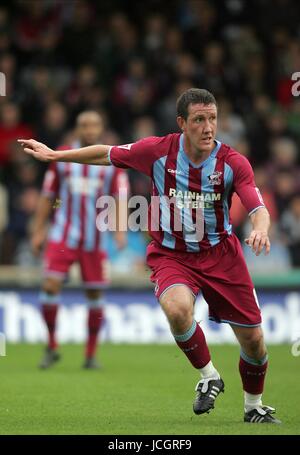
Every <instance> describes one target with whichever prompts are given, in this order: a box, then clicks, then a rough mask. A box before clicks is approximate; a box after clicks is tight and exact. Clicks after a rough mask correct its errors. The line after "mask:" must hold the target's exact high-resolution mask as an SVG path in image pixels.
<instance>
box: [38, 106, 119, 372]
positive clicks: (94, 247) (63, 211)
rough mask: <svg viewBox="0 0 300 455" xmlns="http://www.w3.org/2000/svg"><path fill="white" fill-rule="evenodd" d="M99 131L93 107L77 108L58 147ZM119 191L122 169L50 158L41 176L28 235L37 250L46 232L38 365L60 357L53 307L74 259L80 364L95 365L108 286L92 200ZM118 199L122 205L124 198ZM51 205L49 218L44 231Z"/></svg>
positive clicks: (94, 138) (82, 142)
mask: <svg viewBox="0 0 300 455" xmlns="http://www.w3.org/2000/svg"><path fill="white" fill-rule="evenodd" d="M102 132H103V120H102V117H101V116H100V115H99V114H98V113H97V112H95V111H85V112H82V113H81V114H79V115H78V117H77V122H76V134H77V138H78V141H77V142H76V143H74V144H72V145H71V147H70V146H69V147H61V149H62V150H63V149H68V148H77V147H80V146H89V145H92V144H96V143H97V142H99V140H101V134H102ZM123 190H124V191H125V192H126V191H127V190H128V179H127V174H126V172H125V171H123V170H122V169H117V168H112V167H111V168H109V167H107V166H100V167H99V166H89V165H87V164H76V163H67V164H65V163H56V162H53V163H51V164H50V166H49V169H48V170H47V172H46V174H45V178H44V183H43V188H42V193H41V196H40V200H39V204H38V208H37V211H36V215H35V219H34V222H33V229H32V237H31V245H32V249H33V251H34V253H35V254H38V253H39V252H40V250H41V248H42V246H43V245H44V243H45V239H46V237H47V236H48V239H47V244H46V248H45V252H44V281H43V284H42V289H41V293H40V296H39V300H40V304H41V310H42V315H43V318H44V320H45V323H46V326H47V329H48V345H47V348H46V350H45V354H44V357H43V359H42V361H41V363H40V367H41V368H48V367H50V366H51V365H52V364H53V363H55V362H56V361H57V360H59V358H60V354H59V352H58V351H57V340H56V330H55V329H56V319H57V311H58V305H59V302H60V291H61V288H62V285H63V282H64V280H65V278H66V276H67V274H68V271H69V269H70V266H71V265H72V264H73V263H74V262H78V263H79V265H80V269H81V275H82V280H83V283H84V287H85V294H86V299H87V304H88V321H87V325H88V327H87V328H88V337H87V343H86V349H85V361H84V365H83V366H84V367H85V368H90V369H93V368H98V367H99V364H98V362H97V360H96V356H95V354H96V348H97V338H98V334H99V331H100V328H101V325H102V322H103V317H104V297H103V292H102V288H103V287H104V286H106V285H107V284H108V278H107V276H106V275H107V273H106V271H105V269H106V266H107V259H106V255H105V252H104V251H101V238H100V232H99V230H98V229H97V227H96V217H97V211H96V201H97V199H98V198H99V197H100V196H101V195H103V194H104V195H108V194H110V195H113V196H114V197H115V198H116V200H117V201H118V195H119V191H123ZM123 194H125V193H123ZM119 203H126V204H127V202H126V198H124V201H123V202H121V201H120V202H119ZM53 207H54V216H53V218H52V220H51V228H50V231H49V234H47V225H48V220H49V218H50V215H51V214H52V212H53ZM121 213H123V212H122V211H121ZM119 221H121V220H119ZM115 241H116V244H117V248H119V249H120V248H123V247H124V246H125V244H126V233H125V232H124V231H119V230H117V231H116V232H115Z"/></svg>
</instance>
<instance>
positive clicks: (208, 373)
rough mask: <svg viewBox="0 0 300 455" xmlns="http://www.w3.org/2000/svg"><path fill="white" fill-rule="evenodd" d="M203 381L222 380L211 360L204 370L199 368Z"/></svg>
mask: <svg viewBox="0 0 300 455" xmlns="http://www.w3.org/2000/svg"><path fill="white" fill-rule="evenodd" d="M199 371H200V373H201V376H202V379H220V375H219V373H218V371H217V370H216V369H215V367H214V365H213V363H212V361H211V360H210V361H209V362H208V364H207V365H205V367H203V368H199Z"/></svg>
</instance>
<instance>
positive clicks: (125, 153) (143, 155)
mask: <svg viewBox="0 0 300 455" xmlns="http://www.w3.org/2000/svg"><path fill="white" fill-rule="evenodd" d="M162 140H163V138H160V137H156V136H151V137H147V138H145V139H141V140H140V141H138V142H135V143H133V144H126V145H118V146H112V147H111V149H110V151H109V154H108V158H109V161H110V162H111V164H113V165H114V166H116V167H121V168H132V169H135V170H136V171H139V172H142V173H143V174H146V175H148V176H149V177H150V176H151V174H152V166H153V163H154V161H155V160H156V159H157V155H158V149H159V145H160V143H161V142H162Z"/></svg>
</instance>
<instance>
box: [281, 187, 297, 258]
mask: <svg viewBox="0 0 300 455" xmlns="http://www.w3.org/2000/svg"><path fill="white" fill-rule="evenodd" d="M280 225H281V229H282V232H283V234H284V239H285V242H286V244H287V245H288V248H289V251H290V255H291V258H292V264H293V265H294V266H295V267H300V195H299V194H298V195H296V196H294V197H293V198H292V199H291V201H290V203H289V207H288V209H287V210H285V211H284V212H283V215H282V218H281V223H280Z"/></svg>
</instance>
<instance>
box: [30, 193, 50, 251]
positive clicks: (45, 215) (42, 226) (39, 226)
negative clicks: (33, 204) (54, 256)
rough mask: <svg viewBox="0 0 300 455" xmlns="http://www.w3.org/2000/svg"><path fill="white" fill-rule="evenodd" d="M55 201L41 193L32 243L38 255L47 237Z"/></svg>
mask: <svg viewBox="0 0 300 455" xmlns="http://www.w3.org/2000/svg"><path fill="white" fill-rule="evenodd" d="M52 206H53V201H52V200H51V199H50V198H49V197H48V196H45V195H43V194H42V195H41V196H40V198H39V201H38V205H37V209H36V212H35V215H34V219H33V223H32V227H31V238H30V244H31V249H32V252H33V254H34V255H36V256H38V255H39V254H40V252H41V250H42V247H43V245H44V243H45V241H46V238H47V231H48V229H47V226H48V221H49V218H50V213H51V211H52Z"/></svg>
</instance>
